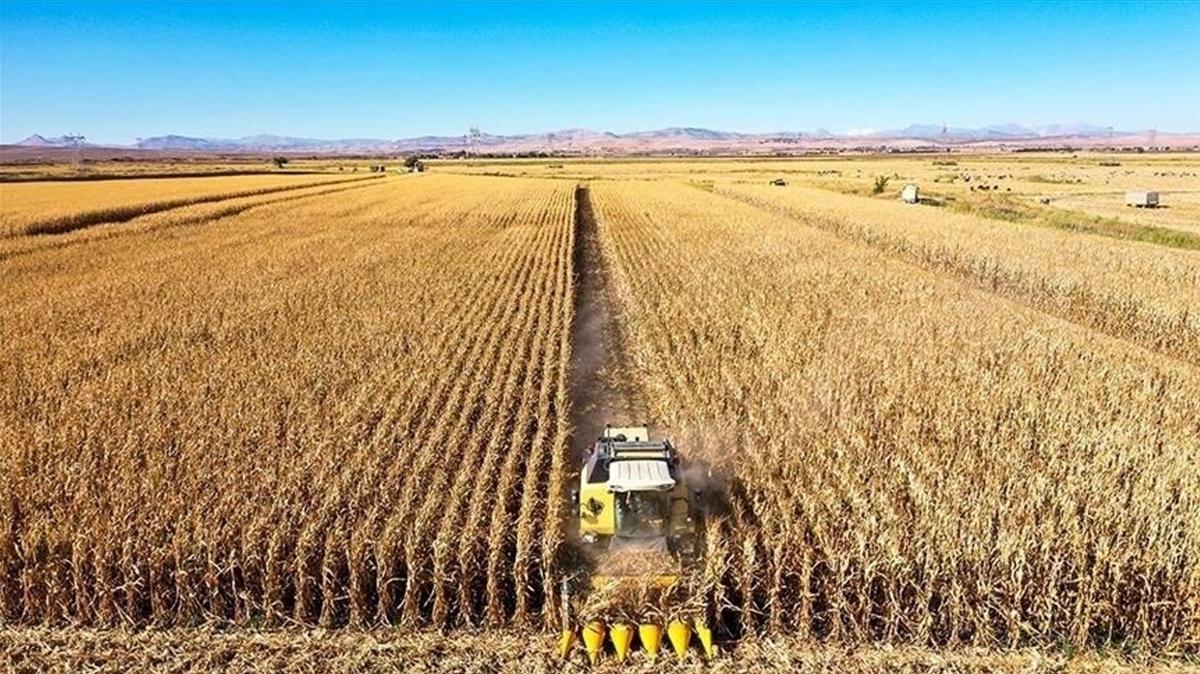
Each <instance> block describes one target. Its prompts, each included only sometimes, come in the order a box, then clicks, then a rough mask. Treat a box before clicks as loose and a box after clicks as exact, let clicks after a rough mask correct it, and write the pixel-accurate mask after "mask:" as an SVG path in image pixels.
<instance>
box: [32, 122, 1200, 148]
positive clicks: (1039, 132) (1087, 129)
mask: <svg viewBox="0 0 1200 674" xmlns="http://www.w3.org/2000/svg"><path fill="white" fill-rule="evenodd" d="M1198 143H1200V135H1197V134H1178V133H1158V132H1155V131H1114V130H1112V129H1109V128H1105V127H1099V126H1094V125H1089V124H1080V123H1076V124H1050V125H1044V126H1022V125H1019V124H1001V125H993V126H984V127H974V128H963V127H946V126H944V125H941V124H912V125H909V126H907V127H904V128H902V129H888V130H882V131H872V130H861V131H856V132H852V133H842V134H836V133H831V132H829V131H826V130H825V129H817V130H815V131H809V132H793V131H785V132H779V133H738V132H733V131H716V130H712V129H705V128H696V127H669V128H665V129H656V130H651V131H637V132H632V133H624V134H618V133H612V132H606V131H592V130H590V129H562V130H558V131H549V132H544V133H530V134H515V135H494V134H489V133H480V134H478V135H475V136H471V135H469V134H464V135H455V136H418V137H414V138H400V139H395V140H389V139H380V138H345V139H336V140H325V139H319V138H297V137H291V136H276V135H270V134H262V135H255V136H246V137H243V138H201V137H193V136H183V135H166V136H154V137H150V138H139V139H138V140H137V141H136V142H135V143H133V144H131V145H96V144H91V143H85V144H84V145H85V146H87V147H106V148H129V149H138V150H162V151H194V152H247V153H260V152H285V153H320V154H349V153H401V152H456V151H472V152H485V153H518V152H519V153H529V152H547V153H586V154H622V153H639V152H648V153H653V152H672V151H680V152H720V151H726V152H770V151H781V150H783V151H786V150H798V149H805V148H853V147H873V148H880V147H891V148H899V149H904V148H913V147H922V146H930V145H946V146H965V147H972V146H982V147H988V146H1011V147H1052V146H1063V145H1073V146H1097V145H1099V146H1105V145H1112V146H1142V145H1153V146H1167V147H1190V146H1194V145H1196V144H1198ZM18 145H20V146H24V147H44V148H55V147H70V146H71V139H70V138H69V137H66V136H59V137H46V136H42V135H38V134H34V135H32V136H30V137H28V138H26V139H25V140H23V141H21V142H20V143H18Z"/></svg>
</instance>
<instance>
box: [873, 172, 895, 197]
mask: <svg viewBox="0 0 1200 674" xmlns="http://www.w3.org/2000/svg"><path fill="white" fill-rule="evenodd" d="M891 179H892V178H891V176H878V177H876V178H875V186H874V187H872V188H871V194H883V191H884V190H886V189H887V186H888V181H890V180H891Z"/></svg>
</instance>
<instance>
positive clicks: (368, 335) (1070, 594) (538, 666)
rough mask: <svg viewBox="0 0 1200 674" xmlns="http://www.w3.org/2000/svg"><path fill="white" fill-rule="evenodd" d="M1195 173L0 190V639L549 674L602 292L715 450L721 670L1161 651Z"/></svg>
mask: <svg viewBox="0 0 1200 674" xmlns="http://www.w3.org/2000/svg"><path fill="white" fill-rule="evenodd" d="M1112 164H1118V165H1116V166H1114V165H1112ZM160 168H161V172H163V173H169V172H171V171H172V170H176V169H178V167H177V166H163V167H160ZM325 168H328V167H325ZM1196 176H1200V157H1198V156H1193V155H1144V156H1141V155H1139V156H1133V155H1088V154H1080V155H1079V156H1070V155H1062V154H1044V155H1043V154H1020V155H1015V154H1014V155H995V156H958V155H947V156H904V157H891V156H884V157H861V158H805V159H795V160H785V159H769V160H753V161H751V160H724V159H722V160H714V159H703V160H667V159H646V160H628V161H609V160H604V161H599V160H584V159H564V160H558V159H548V160H536V161H535V160H520V161H517V160H477V161H467V162H431V170H430V172H429V173H426V174H423V175H397V174H395V173H391V174H388V175H385V176H381V177H379V176H377V177H374V178H373V179H372V177H371V174H370V173H365V172H364V171H359V172H351V174H350V175H347V174H346V172H345V171H343V172H329V173H323V174H311V175H282V174H275V175H261V176H259V175H255V176H224V177H197V178H191V177H189V178H153V179H152V178H140V179H126V180H112V181H90V180H89V181H40V182H39V181H33V182H20V183H0V277H2V278H3V279H4V282H3V284H0V306H3V307H4V311H3V312H2V313H0V343H2V344H3V347H2V348H0V475H3V477H4V484H5V485H6V489H5V490H3V492H2V493H0V650H2V651H3V652H4V653H6V654H7V655H8V656H9V657H10V658H12V661H13V662H16V663H18V665H21V664H24V665H25V666H26V667H28V668H29V669H31V670H41V669H52V668H59V669H60V670H62V671H69V670H74V669H78V668H80V667H83V666H85V663H86V662H87V661H88V657H89V653H94V652H95V651H96V650H97V649H100V648H111V649H115V651H114V653H115V656H114V657H116V660H114V662H119V663H125V664H126V665H127V666H128V667H130V668H135V669H137V668H144V669H154V668H156V667H158V668H162V669H164V671H166V670H167V669H169V668H167V667H163V666H162V664H161V663H163V662H174V663H175V664H176V665H178V666H179V667H182V668H185V669H197V668H199V669H217V668H221V667H228V671H250V670H251V669H252V668H253V663H254V662H258V660H256V659H255V657H257V656H258V655H261V656H263V657H264V658H268V659H267V660H264V661H265V662H270V663H273V665H272V666H271V668H272V669H288V668H294V669H295V670H296V671H302V670H305V669H311V668H312V667H313V666H315V665H313V664H312V663H316V662H323V661H325V660H326V658H328V657H330V656H329V655H328V654H330V653H334V652H336V653H342V654H346V653H347V652H348V651H353V653H355V655H353V656H350V655H346V656H345V657H347V658H349V659H347V660H344V661H339V664H338V665H337V666H334V667H331V669H338V668H339V667H340V668H341V669H342V670H345V671H357V670H358V669H359V668H360V667H365V668H367V669H370V668H371V667H376V668H377V669H379V670H387V669H389V667H387V666H384V665H381V664H379V663H392V664H393V665H395V667H399V668H404V667H411V666H416V665H417V664H422V665H427V666H428V667H429V668H430V669H437V667H438V666H439V664H440V665H442V666H443V667H444V668H447V669H449V668H451V667H455V666H460V667H463V668H467V669H469V668H471V667H476V668H478V669H479V670H480V671H492V670H495V669H500V670H503V669H504V667H508V668H509V669H510V670H512V671H517V670H522V671H529V670H534V671H552V670H554V669H555V668H556V667H557V663H556V660H555V659H554V656H553V655H552V653H553V650H554V648H553V644H552V643H550V641H551V639H550V637H549V636H548V635H549V631H552V630H555V629H557V626H558V624H559V619H560V617H561V616H560V613H559V607H560V599H561V597H560V595H559V581H560V580H561V579H562V578H563V577H566V576H570V575H572V574H573V573H574V572H575V571H576V570H577V569H575V568H574V567H573V566H572V564H573V562H572V559H573V557H572V554H571V547H572V542H571V533H570V531H571V530H570V526H569V521H570V518H571V517H572V516H573V515H574V513H573V508H572V507H571V506H570V505H569V504H568V502H567V500H566V495H565V492H566V488H567V485H568V484H569V483H570V482H571V480H572V479H574V477H575V475H576V470H577V468H578V466H577V462H578V460H579V456H580V449H581V447H582V445H583V444H585V443H586V442H587V441H588V440H590V438H585V437H581V432H580V429H577V428H572V427H571V423H570V421H569V420H570V419H571V412H572V410H574V409H576V407H577V406H578V405H580V400H578V399H577V398H575V397H573V393H572V388H571V384H572V382H573V381H575V378H576V377H577V376H578V374H579V373H577V372H575V371H573V370H572V367H571V363H572V360H571V359H572V354H573V353H574V349H575V348H577V346H578V345H579V342H578V339H577V335H578V331H579V325H578V324H577V322H576V320H575V317H576V312H577V309H578V302H579V293H580V290H579V285H578V279H579V275H580V274H581V273H582V272H583V271H585V270H596V271H594V272H593V273H599V274H602V275H603V277H604V280H605V284H604V290H603V291H602V292H603V296H604V298H605V301H606V302H608V303H610V304H611V307H610V308H611V311H612V314H613V316H614V317H615V318H616V325H617V326H618V327H617V328H616V329H615V333H616V334H614V335H613V337H614V344H615V346H613V347H612V348H613V351H612V355H610V356H608V357H610V358H611V362H606V363H603V364H602V370H601V371H602V373H603V375H604V376H606V377H610V378H613V379H616V380H619V381H620V382H622V385H623V386H624V387H625V388H626V389H627V390H628V392H629V395H630V401H631V402H630V404H631V407H632V408H633V409H635V410H637V414H638V415H640V416H641V417H642V418H639V419H636V421H644V422H646V423H648V424H649V425H650V426H651V427H652V428H653V429H655V430H656V431H657V432H659V433H665V434H669V435H670V436H671V437H673V438H674V439H675V441H676V443H677V444H678V445H679V447H680V449H681V451H682V452H683V454H684V455H685V456H686V457H687V458H688V459H689V460H694V461H700V460H703V461H704V462H706V464H708V465H711V466H713V467H714V468H715V474H714V477H713V479H714V480H715V481H716V482H718V483H719V486H720V501H721V502H720V504H719V505H720V507H719V508H718V510H717V515H716V516H714V517H713V518H712V519H711V520H710V521H709V522H708V526H707V528H706V530H705V532H704V537H705V542H706V546H705V553H704V556H703V559H702V560H701V563H700V564H699V565H698V567H697V568H696V569H693V570H692V572H691V573H689V574H686V578H685V581H686V583H685V589H686V591H687V592H688V593H689V597H688V598H689V600H695V602H698V603H699V604H703V605H704V606H706V607H708V610H709V611H710V613H709V614H708V615H709V616H710V619H711V620H712V622H713V623H714V627H715V628H716V630H717V632H718V639H719V641H720V642H721V644H722V647H723V648H724V649H725V650H726V654H725V655H723V656H722V658H724V659H723V660H722V661H720V662H718V663H717V664H716V666H715V670H716V671H745V670H751V669H755V668H758V669H763V670H770V669H779V668H795V669H799V670H800V671H823V670H824V669H826V668H831V667H835V668H838V669H839V671H843V670H844V671H855V672H864V673H865V672H875V671H880V672H882V671H912V672H952V671H953V672H959V671H962V672H973V671H980V672H983V671H1000V672H1010V671H1011V672H1016V671H1034V672H1038V671H1064V670H1065V671H1110V670H1113V669H1119V668H1126V669H1127V670H1128V671H1138V670H1140V669H1142V668H1148V667H1156V668H1159V669H1161V670H1162V671H1183V670H1184V669H1185V668H1186V667H1188V666H1194V665H1195V664H1196V661H1195V658H1196V657H1197V654H1198V653H1200V524H1198V523H1200V218H1198V217H1196V215H1194V214H1193V211H1194V208H1195V207H1196V205H1197V204H1198V203H1200V202H1198V201H1197V199H1200V177H1196ZM776 178H783V179H784V180H785V181H786V183H787V184H786V185H784V186H773V185H770V184H769V182H770V181H771V180H773V179H776ZM882 178H887V180H886V181H883V180H881V179H882ZM908 182H914V183H917V184H919V185H920V187H921V190H922V196H923V197H924V201H923V203H921V204H916V205H908V204H903V203H901V202H900V201H899V200H898V194H899V190H900V189H901V188H902V187H903V185H904V184H906V183H908ZM877 184H879V185H880V189H879V190H878V194H874V192H875V191H876V190H875V189H874V188H875V186H876V185H877ZM980 185H986V186H988V189H986V190H980V189H979V186H980ZM1134 187H1147V188H1150V189H1159V190H1161V191H1162V193H1163V200H1164V203H1165V205H1166V208H1164V209H1158V210H1137V209H1128V208H1125V207H1124V206H1123V205H1121V204H1122V203H1123V194H1124V191H1125V190H1126V189H1131V188H1134ZM972 188H974V189H972ZM1047 200H1048V201H1049V203H1046V201H1047ZM584 225H586V226H588V227H589V231H594V236H595V239H596V244H597V246H596V249H595V250H594V251H593V250H590V249H587V248H586V247H584V246H583V245H582V244H581V242H580V234H579V232H580V231H581V227H583V226H584ZM617 421H620V420H617ZM569 608H570V611H571V612H572V613H573V614H574V615H575V617H576V620H585V619H588V618H592V617H594V618H600V617H604V618H606V619H611V618H612V616H613V615H615V613H613V612H612V608H611V607H606V608H605V609H604V610H605V611H608V612H607V613H602V612H601V611H600V610H599V609H595V612H593V613H588V611H589V610H593V609H590V608H589V605H588V604H587V603H586V602H577V603H575V604H572V605H571V606H570V607H569ZM622 610H623V611H626V613H625V614H623V615H641V616H652V615H659V616H661V615H662V612H665V611H670V610H675V609H674V608H672V607H664V606H649V605H647V606H626V607H623V608H622ZM646 619H650V618H646ZM113 628H120V629H132V630H133V631H131V632H128V633H121V634H122V635H123V636H121V637H120V638H116V637H112V638H110V637H106V636H104V635H105V634H106V633H105V632H103V631H100V632H96V631H93V630H96V629H99V630H105V629H113ZM146 628H166V629H165V631H161V632H160V631H155V630H147V629H146ZM197 628H201V629H197ZM318 628H320V629H321V630H322V631H315V630H317V629H318ZM429 628H434V629H444V630H446V631H447V632H446V633H447V635H448V636H446V637H439V638H446V639H449V640H450V641H451V642H453V643H452V644H450V645H447V644H446V643H444V642H439V641H438V638H435V637H434V636H433V635H432V634H431V633H430V632H428V631H426V630H427V629H429ZM214 629H216V630H220V631H218V632H213V631H212V630H214ZM279 630H283V631H279ZM324 630H328V631H324ZM480 630H482V632H481V633H480ZM109 634H111V633H109ZM488 635H494V636H495V639H494V641H493V640H492V639H491V638H490V637H489V636H488ZM527 638H528V639H529V641H528V642H526V641H525V639H527ZM105 643H107V645H103V646H102V645H101V644H105ZM430 644H435V645H432V646H431V645H430ZM464 644H465V645H464ZM522 644H523V648H524V649H526V650H528V651H529V652H528V653H525V654H517V653H515V652H513V651H514V650H521V648H522ZM213 649H217V650H219V651H220V652H221V653H223V654H225V655H224V656H222V657H221V658H209V656H208V655H207V654H208V653H210V652H212V651H213ZM150 651H155V652H159V651H169V652H170V653H172V656H171V657H169V658H167V659H166V660H155V659H153V658H152V657H151V656H148V655H146V653H148V652H150ZM433 653H436V654H437V655H436V656H435V655H433ZM251 654H254V655H255V657H251ZM505 655H508V656H510V657H505ZM518 656H519V658H520V659H518V660H516V661H515V662H516V663H519V664H520V666H519V667H517V666H516V665H514V664H513V663H514V661H513V660H511V658H517V657H518ZM171 658H175V660H172V659H171ZM572 658H573V659H574V660H575V661H578V662H584V661H585V659H584V658H583V654H582V653H581V652H578V651H577V652H575V653H574V654H573V655H572ZM639 658H641V654H639ZM1130 658H1132V659H1130ZM439 659H442V660H443V661H442V662H440V663H439V662H436V661H435V660H439ZM230 663H232V664H230ZM634 664H635V665H637V666H638V667H641V668H642V669H645V670H649V669H651V667H650V665H649V664H648V663H647V662H645V661H644V660H643V659H639V660H638V661H637V662H635V663H634ZM276 665H277V666H276ZM685 666H686V667H690V668H696V669H699V668H702V667H704V666H705V665H703V664H702V658H701V656H700V655H699V653H697V652H692V653H690V654H689V655H688V657H687V660H686V663H685ZM514 667H516V669H513V668H514Z"/></svg>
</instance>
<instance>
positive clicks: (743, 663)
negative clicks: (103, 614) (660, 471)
mask: <svg viewBox="0 0 1200 674" xmlns="http://www.w3.org/2000/svg"><path fill="white" fill-rule="evenodd" d="M553 641H554V639H553V637H548V636H538V635H532V636H531V635H529V634H527V633H522V632H520V631H516V630H491V631H487V632H458V633H454V634H450V635H446V634H440V633H437V632H403V633H402V632H398V631H396V630H369V631H361V630H280V631H263V632H257V631H241V630H238V631H218V630H210V629H172V630H159V631H138V632H129V631H121V630H92V629H77V628H72V629H55V628H40V627H39V628H0V672H3V673H4V674H8V673H9V672H12V673H14V674H18V673H19V674H26V673H33V672H38V673H43V672H46V673H51V674H67V673H74V672H85V671H86V672H91V673H93V674H119V673H120V674H124V673H125V672H145V673H147V674H166V673H168V672H170V673H172V674H173V673H175V672H224V673H225V674H251V673H258V672H274V673H280V674H309V673H313V674H315V673H317V672H320V673H322V674H325V673H328V674H350V673H354V674H358V673H360V672H361V673H364V674H371V673H377V672H378V673H385V672H386V673H399V672H406V673H408V672H411V673H433V672H437V673H439V674H440V673H454V674H485V673H487V674H493V673H495V674H518V673H520V674H527V673H529V674H542V673H549V672H620V673H621V674H629V673H634V674H637V673H646V672H712V673H714V674H724V673H734V672H738V673H743V672H745V673H758V672H796V673H799V674H810V673H811V674H817V673H822V674H824V673H827V672H837V673H839V674H1051V673H1053V674H1134V673H1135V672H1136V673H1137V674H1194V673H1195V672H1200V665H1197V664H1196V663H1188V662H1179V661H1165V660H1157V659H1152V658H1140V657H1138V658H1129V657H1123V656H1099V655H1095V654H1084V655H1079V656H1068V655H1063V654H1053V653H1052V654H1047V653H1045V652H1040V651H1035V650H1032V649H1028V650H1018V651H1012V652H1007V653H996V652H993V651H986V650H980V649H962V650H950V651H933V650H926V649H917V648H881V647H864V648H858V649H850V650H847V649H839V648H832V647H820V646H814V645H813V644H811V643H809V644H805V643H802V642H801V641H799V640H795V639H788V638H779V639H761V640H748V641H744V642H742V643H741V644H739V645H738V646H737V647H736V648H735V649H734V650H732V651H731V652H727V653H723V654H722V655H721V657H720V658H719V659H718V660H716V661H714V662H705V661H704V660H702V659H701V658H699V657H698V656H696V655H690V656H689V657H688V658H687V659H686V660H685V661H683V662H678V661H677V660H676V659H675V658H674V656H670V657H661V656H660V658H659V660H658V662H657V663H654V662H651V661H650V660H649V659H648V658H647V657H646V656H645V655H644V654H643V653H640V652H637V653H633V654H631V655H630V657H629V659H628V660H627V661H626V662H624V663H622V664H617V663H615V662H613V661H612V660H611V659H606V660H605V661H602V662H601V663H599V664H598V665H596V666H589V665H587V664H586V660H585V659H584V657H583V653H582V652H576V653H575V657H574V658H573V659H571V660H569V661H567V662H563V661H562V660H560V659H559V658H558V657H557V656H555V655H553V653H554V643H553Z"/></svg>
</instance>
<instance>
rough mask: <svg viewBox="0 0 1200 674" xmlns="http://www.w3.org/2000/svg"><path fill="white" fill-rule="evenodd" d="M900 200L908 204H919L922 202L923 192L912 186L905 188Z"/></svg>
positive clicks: (901, 192)
mask: <svg viewBox="0 0 1200 674" xmlns="http://www.w3.org/2000/svg"><path fill="white" fill-rule="evenodd" d="M900 200H901V201H903V202H904V203H906V204H917V203H920V202H921V190H920V189H919V188H918V187H917V186H916V185H912V184H908V185H905V186H904V189H903V190H901V191H900Z"/></svg>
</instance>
